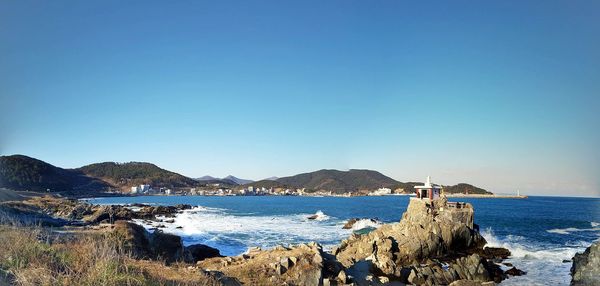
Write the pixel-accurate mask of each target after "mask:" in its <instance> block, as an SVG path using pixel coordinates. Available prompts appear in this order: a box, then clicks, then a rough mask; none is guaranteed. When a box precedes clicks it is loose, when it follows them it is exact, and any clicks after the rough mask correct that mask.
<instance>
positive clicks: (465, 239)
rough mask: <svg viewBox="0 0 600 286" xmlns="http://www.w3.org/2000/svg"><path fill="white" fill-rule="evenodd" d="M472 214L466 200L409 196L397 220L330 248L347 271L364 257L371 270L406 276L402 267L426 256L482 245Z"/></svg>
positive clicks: (448, 255)
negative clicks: (451, 200)
mask: <svg viewBox="0 0 600 286" xmlns="http://www.w3.org/2000/svg"><path fill="white" fill-rule="evenodd" d="M473 214H474V210H473V207H472V206H471V205H470V204H463V205H458V206H457V205H454V204H449V203H448V202H447V200H446V199H445V198H440V199H437V200H433V201H430V200H428V199H423V200H421V199H417V198H412V199H411V200H410V203H409V205H408V208H407V210H406V212H405V213H404V214H403V215H402V220H401V221H400V222H399V223H394V224H388V225H384V226H382V227H380V228H378V229H377V230H374V231H373V232H371V233H369V234H366V235H353V236H351V237H350V238H348V239H346V240H344V241H342V243H341V245H340V246H339V247H337V248H334V249H333V254H334V255H336V257H337V259H338V261H340V262H341V263H342V265H344V267H347V268H349V271H350V272H352V266H353V265H354V264H356V263H357V262H359V261H367V262H368V263H369V264H370V265H371V267H372V268H374V269H372V270H371V271H372V272H375V273H380V274H382V275H385V276H388V277H396V278H399V279H400V278H406V277H404V276H407V274H408V273H403V272H406V269H405V267H407V266H410V265H413V264H418V263H421V262H423V261H424V260H425V259H427V258H443V257H452V256H454V255H456V254H465V253H472V252H475V250H477V249H481V248H483V246H484V245H485V243H486V241H485V239H484V238H483V237H482V236H481V235H480V234H479V233H478V232H477V231H474V230H473ZM357 275H359V274H357Z"/></svg>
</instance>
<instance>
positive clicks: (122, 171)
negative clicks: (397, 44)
mask: <svg viewBox="0 0 600 286" xmlns="http://www.w3.org/2000/svg"><path fill="white" fill-rule="evenodd" d="M233 179H237V180H239V181H240V183H241V182H244V181H246V180H241V179H238V178H235V177H233V176H231V177H229V178H225V179H215V178H213V180H203V181H199V180H195V179H191V178H188V177H186V176H183V175H180V174H177V173H175V172H171V171H168V170H165V169H162V168H160V167H158V166H156V165H154V164H151V163H142V162H129V163H114V162H105V163H97V164H91V165H87V166H84V167H81V168H77V169H63V168H60V167H56V166H53V165H51V164H48V163H46V162H43V161H40V160H38V159H35V158H31V157H27V156H23V155H12V156H0V188H7V189H13V190H19V191H25V190H28V191H37V192H64V193H66V194H76V195H83V194H93V193H95V192H96V193H97V192H104V191H108V190H111V189H112V190H118V189H121V190H126V189H127V188H129V187H131V186H135V185H140V184H149V185H151V186H152V187H155V188H156V187H166V188H192V187H202V186H205V185H209V184H220V185H222V186H224V187H234V186H236V185H238V182H236V181H234V180H233ZM246 182H247V181H246ZM420 184H421V183H418V182H407V183H403V182H398V181H396V180H394V179H392V178H390V177H387V176H385V175H383V174H381V173H379V172H377V171H372V170H357V169H351V170H349V171H339V170H319V171H315V172H309V173H303V174H298V175H295V176H289V177H283V178H278V179H276V180H261V181H257V182H251V183H247V184H244V185H241V186H239V187H238V188H243V187H248V186H254V187H265V188H276V187H282V188H304V189H307V190H308V191H331V192H334V193H345V192H360V193H364V192H366V191H373V190H376V189H378V188H382V187H385V188H390V189H392V190H395V191H401V192H403V193H412V192H413V190H414V186H415V185H420ZM219 187H221V186H219ZM444 190H445V192H446V193H466V192H468V193H469V194H486V193H490V192H487V191H486V190H484V189H481V188H478V187H475V186H472V185H469V184H465V183H461V184H458V185H454V186H445V187H444Z"/></svg>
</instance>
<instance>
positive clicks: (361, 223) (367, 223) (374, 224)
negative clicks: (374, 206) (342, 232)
mask: <svg viewBox="0 0 600 286" xmlns="http://www.w3.org/2000/svg"><path fill="white" fill-rule="evenodd" d="M380 226H381V222H379V221H377V220H373V219H368V218H363V219H359V220H358V221H357V222H355V223H354V224H353V225H352V230H353V231H357V230H361V229H365V228H378V227H380Z"/></svg>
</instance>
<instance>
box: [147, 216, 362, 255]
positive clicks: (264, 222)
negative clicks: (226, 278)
mask: <svg viewBox="0 0 600 286" xmlns="http://www.w3.org/2000/svg"><path fill="white" fill-rule="evenodd" d="M314 215H316V218H315V219H313V220H309V219H307V217H308V216H309V214H306V213H302V214H289V215H275V216H255V215H249V214H234V213H230V211H229V210H226V209H219V208H207V207H195V208H193V209H191V210H185V211H183V212H182V213H180V214H177V215H176V217H175V218H166V217H159V219H162V220H163V221H164V222H152V223H150V224H148V222H144V221H136V222H137V223H139V224H141V225H143V226H144V227H146V228H148V229H149V228H153V227H157V226H158V225H162V226H164V231H165V232H169V233H173V234H176V235H179V236H181V237H182V239H183V241H184V244H186V245H190V244H196V243H202V244H206V245H208V246H211V247H215V248H217V249H219V250H220V251H221V254H223V255H239V254H241V253H243V252H245V251H246V250H247V249H248V248H249V247H252V246H259V247H262V248H269V247H274V246H276V245H278V244H283V245H288V244H297V243H304V242H310V241H317V242H319V243H321V245H323V247H324V248H325V249H330V248H332V247H333V246H335V245H337V244H338V243H339V242H340V241H341V240H342V239H344V238H346V237H348V236H349V235H350V234H351V233H352V231H351V230H348V229H342V226H343V223H344V222H343V221H342V220H340V219H337V218H333V217H330V216H328V215H326V214H325V213H323V212H322V211H317V212H316V213H315V214H314ZM170 219H173V220H174V221H173V222H172V223H166V221H167V220H170Z"/></svg>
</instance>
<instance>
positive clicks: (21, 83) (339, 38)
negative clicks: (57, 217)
mask: <svg viewBox="0 0 600 286" xmlns="http://www.w3.org/2000/svg"><path fill="white" fill-rule="evenodd" d="M126 2H128V3H124V2H123V1H23V0H19V1H16V0H15V1H7V0H1V1H0V113H1V115H0V153H1V154H4V155H7V154H15V153H19V154H26V155H29V156H33V157H36V158H39V159H42V160H45V161H47V162H49V163H52V164H55V165H58V166H62V167H79V166H81V165H85V164H89V163H94V162H99V161H119V162H126V161H148V162H153V163H156V164H157V165H159V166H161V167H163V168H166V169H170V170H173V171H176V172H179V173H182V174H184V175H187V176H192V177H198V176H202V175H207V174H210V175H213V176H226V175H228V174H234V175H236V176H239V177H243V178H251V179H261V178H264V177H269V176H286V175H293V174H296V173H300V172H306V171H313V170H317V169H322V168H335V169H341V170H344V169H349V168H366V169H375V170H378V171H381V172H383V173H384V174H386V175H388V176H390V177H393V178H395V179H398V180H401V181H409V180H423V179H424V177H425V176H427V175H431V176H432V177H433V179H434V181H435V182H439V183H443V184H454V183H458V182H463V181H464V182H470V183H474V184H477V185H479V186H482V187H485V188H487V189H490V190H492V191H495V192H514V191H516V190H517V189H520V190H521V192H523V193H529V194H551V195H588V196H590V195H591V196H598V195H600V192H599V188H600V179H599V176H600V152H598V148H599V146H600V128H599V122H600V112H599V107H600V20H599V18H598V14H599V11H600V1H595V0H593V1H546V0H544V1H467V2H464V3H461V2H460V1H412V2H410V3H409V2H405V1H360V2H358V1H347V0H344V1H174V2H175V3H167V2H166V1H126ZM417 2H418V3H417Z"/></svg>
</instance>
